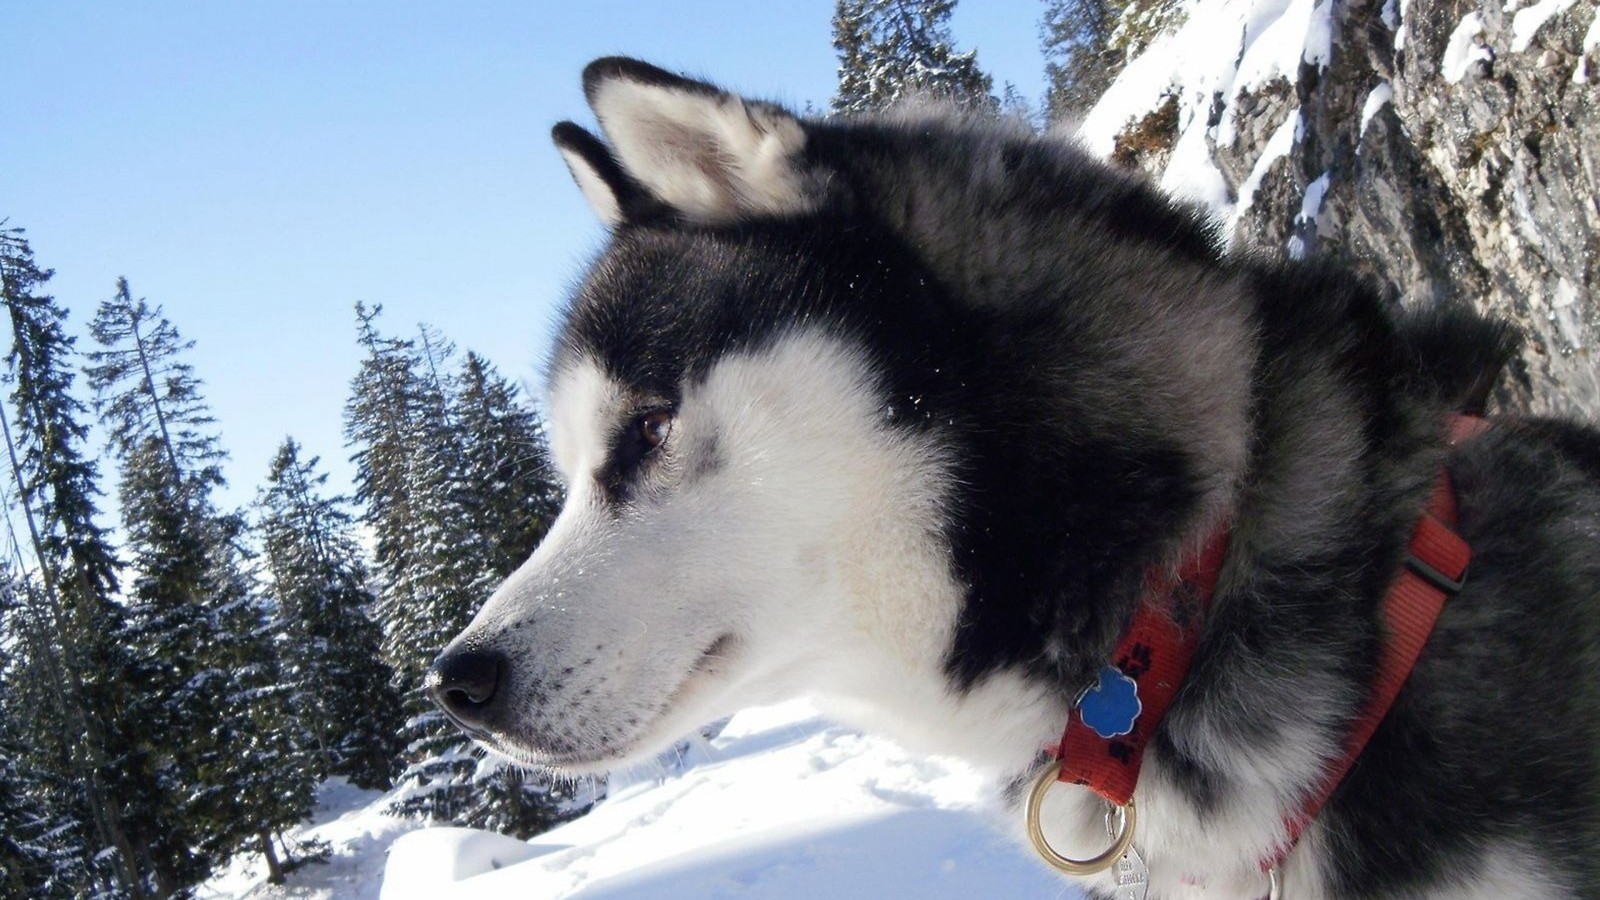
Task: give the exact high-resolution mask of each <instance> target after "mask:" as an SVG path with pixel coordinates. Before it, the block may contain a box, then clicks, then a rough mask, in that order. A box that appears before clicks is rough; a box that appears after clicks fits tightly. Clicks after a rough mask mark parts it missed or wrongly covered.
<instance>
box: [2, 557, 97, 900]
mask: <svg viewBox="0 0 1600 900" xmlns="http://www.w3.org/2000/svg"><path fill="white" fill-rule="evenodd" d="M17 584H18V579H17V578H16V577H14V575H13V572H12V571H11V569H10V568H9V567H5V566H0V896H4V897H44V898H51V897H72V896H73V895H74V894H75V893H79V892H87V891H88V890H89V889H90V886H91V885H93V884H94V881H95V879H94V876H93V873H92V872H91V871H89V869H88V866H89V865H90V863H91V862H92V861H91V860H90V859H89V857H88V852H87V844H86V842H85V840H84V837H85V835H84V833H83V828H82V818H81V815H79V813H80V812H81V811H80V810H77V809H73V808H71V806H72V805H73V804H67V803H63V802H62V801H63V800H64V799H66V798H65V797H63V795H62V791H61V790H60V783H59V779H58V778H53V777H52V775H51V770H52V769H54V770H56V771H61V770H62V769H64V768H66V767H65V766H63V765H62V764H61V761H60V760H56V759H52V755H51V753H50V752H49V751H50V750H52V749H54V750H59V749H60V748H59V744H58V740H57V738H56V737H54V736H53V735H52V731H54V730H55V728H56V727H58V716H57V715H55V714H54V713H56V709H55V707H56V705H57V703H56V699H57V698H56V696H55V695H56V693H57V685H56V683H55V681H54V680H53V678H52V677H51V675H50V673H49V671H48V668H47V667H46V666H45V665H44V654H45V653H48V652H50V650H51V648H49V647H46V646H43V637H42V635H41V633H40V632H41V630H42V629H41V627H40V625H39V623H38V622H37V621H35V620H34V617H35V615H36V614H37V612H38V609H37V605H36V604H29V603H28V602H26V601H25V600H24V599H23V596H22V595H23V593H24V592H23V591H21V590H19V589H18V587H17ZM52 764H54V765H52Z"/></svg>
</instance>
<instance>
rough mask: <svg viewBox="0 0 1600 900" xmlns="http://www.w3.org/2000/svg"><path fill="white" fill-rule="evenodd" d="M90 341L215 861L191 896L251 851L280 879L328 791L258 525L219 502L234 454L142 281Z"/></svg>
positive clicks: (146, 595)
mask: <svg viewBox="0 0 1600 900" xmlns="http://www.w3.org/2000/svg"><path fill="white" fill-rule="evenodd" d="M90 330H91V333H92V334H93V336H94V338H95V339H96V341H97V342H98V343H99V344H100V349H99V350H97V351H95V352H93V353H91V354H90V360H91V362H92V363H93V364H92V365H91V366H89V367H88V369H87V373H88V376H89V381H90V383H91V385H93V387H94V388H95V391H96V396H97V405H98V407H99V410H100V413H101V420H102V422H103V423H104V424H105V427H106V430H107V433H108V435H109V436H110V442H111V447H112V449H113V451H114V452H115V453H116V455H117V457H118V458H119V460H120V462H121V467H122V478H121V484H120V491H119V493H120V498H121V505H122V517H123V525H124V528H125V530H126V533H127V536H128V548H129V551H130V553H131V555H132V560H131V562H132V568H133V569H134V571H135V573H136V577H135V578H134V581H133V589H132V591H131V592H130V593H131V600H132V603H131V605H130V620H131V621H130V638H131V643H132V644H133V646H134V647H135V648H136V649H137V651H138V652H139V654H140V658H141V660H142V662H143V663H144V665H143V669H142V672H141V674H142V676H143V682H142V684H141V687H142V690H141V697H143V698H144V700H145V708H144V709H142V711H141V712H142V714H143V715H144V716H145V717H146V718H147V720H148V721H150V722H153V723H157V724H158V725H159V726H160V727H161V728H162V729H163V731H164V733H167V734H171V735H181V736H183V737H184V740H182V741H179V742H176V744H175V746H173V747H172V748H171V750H170V755H171V759H172V763H171V768H172V771H173V773H174V778H175V780H176V781H177V782H178V783H180V784H182V785H183V786H184V787H185V788H186V789H187V793H186V796H185V798H184V801H183V804H182V808H181V810H180V812H181V819H182V823H183V825H184V830H183V833H182V838H183V840H184V841H185V843H186V844H187V845H188V846H191V847H194V848H196V849H198V850H199V851H200V854H199V856H198V857H197V860H196V864H195V866H194V871H193V872H192V873H190V878H189V880H188V882H187V883H193V882H194V881H197V880H198V879H199V878H202V877H204V875H205V873H206V872H207V871H208V870H209V869H210V867H212V866H214V865H216V864H218V863H220V862H222V861H224V860H226V859H227V858H228V857H229V856H231V855H233V854H234V853H237V852H240V851H242V850H244V849H246V848H254V849H258V850H260V851H261V852H262V853H263V855H264V856H265V857H266V858H267V862H268V866H269V869H271V870H272V872H273V877H274V879H280V878H281V875H280V874H279V872H278V860H277V859H276V852H275V850H274V847H273V836H274V835H275V834H277V833H278V832H281V831H282V830H283V829H285V828H287V827H288V826H289V825H291V824H293V823H294V822H295V821H297V820H299V819H301V818H303V817H304V816H305V815H306V814H307V813H308V812H309V811H310V806H311V802H312V781H311V777H310V772H309V770H308V769H307V768H306V766H305V765H304V761H303V741H302V738H303V735H302V734H301V733H300V732H299V731H298V728H297V725H296V723H295V721H294V719H293V718H292V716H290V714H289V711H288V695H287V692H286V690H285V688H284V686H283V685H282V673H281V671H280V669H279V667H278V664H277V660H276V659H275V657H274V648H273V646H272V645H271V643H270V641H269V640H268V638H267V636H266V634H267V631H268V629H267V623H268V617H267V615H266V612H265V609H264V608H263V606H262V604H261V602H260V600H259V597H258V595H257V592H256V591H255V588H254V585H253V583H252V581H251V579H250V577H249V575H248V573H247V570H246V565H245V561H244V559H243V558H242V554H243V551H242V546H241V536H242V532H243V527H244V526H243V519H242V518H241V517H240V516H238V515H237V514H233V513H225V512H222V511H220V510H218V509H217V508H216V506H215V504H214V502H213V501H212V491H213V489H214V488H216V487H218V486H220V485H221V484H222V483H223V482H222V473H221V461H222V459H223V454H222V451H221V449H220V447H219V443H218V439H217V437H216V434H215V432H214V430H213V428H212V426H213V424H214V423H213V419H212V417H211V415H210V412H209V409H208V407H207V405H206V403H205V398H204V396H203V394H202V393H201V389H200V388H201V386H200V382H199V380H198V378H196V377H195V375H194V372H193V369H192V368H191V367H190V366H189V365H188V364H187V363H186V362H185V361H184V359H183V354H184V353H185V352H186V351H187V350H189V349H190V348H191V346H192V344H191V343H188V342H185V341H183V340H182V338H181V337H180V336H179V334H178V331H177V329H176V328H175V327H173V325H172V324H171V323H170V322H169V321H168V320H167V319H166V318H165V317H164V316H163V315H162V314H161V310H160V308H159V307H157V308H154V309H152V308H150V307H149V305H148V304H147V302H146V301H145V300H143V299H142V298H141V299H138V300H135V299H134V298H133V296H132V293H131V291H130V290H129V288H128V283H127V280H126V279H119V280H118V283H117V293H116V295H115V296H114V297H113V298H112V299H110V300H108V301H106V302H104V303H102V304H101V305H100V309H99V311H98V312H97V313H96V315H95V319H94V321H93V322H92V323H91V326H90Z"/></svg>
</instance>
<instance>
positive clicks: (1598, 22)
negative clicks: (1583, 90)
mask: <svg viewBox="0 0 1600 900" xmlns="http://www.w3.org/2000/svg"><path fill="white" fill-rule="evenodd" d="M1596 46H1600V13H1596V14H1595V17H1594V20H1593V21H1591V22H1590V23H1589V30H1588V31H1586V32H1584V34H1583V51H1582V52H1583V55H1582V56H1581V57H1580V58H1579V59H1578V67H1577V68H1576V69H1574V70H1573V72H1572V83H1573V84H1588V83H1589V51H1591V50H1593V49H1594V48H1595V47H1596Z"/></svg>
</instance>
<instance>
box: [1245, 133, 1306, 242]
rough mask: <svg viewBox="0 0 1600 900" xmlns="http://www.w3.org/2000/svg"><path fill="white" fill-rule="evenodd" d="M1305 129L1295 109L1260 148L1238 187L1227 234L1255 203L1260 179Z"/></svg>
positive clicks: (1289, 149) (1285, 153) (1289, 148)
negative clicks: (1237, 199)
mask: <svg viewBox="0 0 1600 900" xmlns="http://www.w3.org/2000/svg"><path fill="white" fill-rule="evenodd" d="M1304 129H1305V118H1304V117H1303V116H1301V115H1300V111H1299V110H1298V109H1296V110H1295V111H1294V112H1291V113H1290V114H1289V117H1288V118H1286V119H1284V120H1283V124H1282V125H1279V126H1278V130H1277V131H1274V132H1273V133H1272V138H1271V139H1270V140H1268V141H1267V146H1266V147H1264V148H1262V150H1261V155H1260V156H1259V157H1257V158H1256V164H1255V167H1254V168H1252V169H1251V170H1250V176H1249V177H1248V178H1246V179H1245V180H1244V184H1241V185H1239V202H1238V203H1237V204H1236V205H1235V206H1234V208H1233V215H1232V216H1231V217H1230V218H1229V219H1228V226H1227V232H1226V233H1227V234H1233V232H1234V229H1235V228H1237V227H1238V225H1239V219H1240V218H1242V217H1243V216H1244V214H1245V213H1247V212H1249V211H1250V205H1251V203H1253V202H1254V201H1255V196H1256V189H1257V188H1259V187H1261V181H1262V179H1264V178H1266V177H1267V172H1269V171H1271V169H1272V164H1273V163H1275V162H1277V161H1278V160H1280V159H1282V158H1283V157H1285V156H1288V155H1289V151H1291V150H1293V149H1294V145H1295V143H1296V142H1298V141H1299V140H1300V134H1301V132H1302V131H1303V130H1304Z"/></svg>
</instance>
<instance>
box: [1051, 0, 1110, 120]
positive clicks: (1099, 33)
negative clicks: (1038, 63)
mask: <svg viewBox="0 0 1600 900" xmlns="http://www.w3.org/2000/svg"><path fill="white" fill-rule="evenodd" d="M1126 5H1127V4H1126V0H1046V2H1045V11H1044V16H1043V18H1042V19H1041V20H1040V21H1039V43H1040V46H1041V49H1043V51H1044V56H1045V60H1046V62H1045V67H1044V71H1045V78H1046V79H1047V80H1048V81H1049V87H1048V89H1047V91H1046V94H1045V104H1044V105H1045V116H1046V118H1047V119H1048V120H1049V121H1050V122H1061V121H1063V120H1065V119H1068V118H1071V117H1072V116H1075V115H1081V114H1083V113H1084V112H1087V111H1088V109H1089V107H1091V106H1093V105H1094V103H1095V101H1096V100H1099V99H1100V95H1101V94H1103V93H1105V90H1106V88H1107V87H1109V86H1110V84H1111V80H1112V79H1113V78H1115V77H1117V73H1118V72H1119V71H1121V68H1122V62H1123V54H1122V53H1121V51H1119V50H1118V49H1116V48H1114V47H1113V46H1112V35H1113V32H1115V30H1116V27H1117V22H1118V21H1119V20H1120V18H1121V15H1122V11H1123V7H1125V6H1126Z"/></svg>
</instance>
